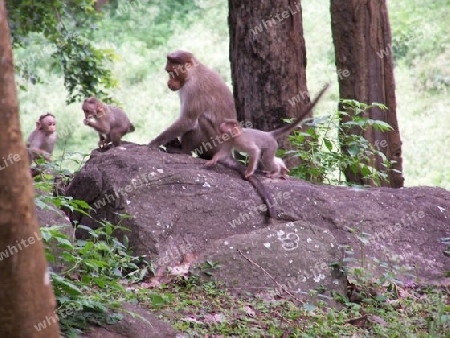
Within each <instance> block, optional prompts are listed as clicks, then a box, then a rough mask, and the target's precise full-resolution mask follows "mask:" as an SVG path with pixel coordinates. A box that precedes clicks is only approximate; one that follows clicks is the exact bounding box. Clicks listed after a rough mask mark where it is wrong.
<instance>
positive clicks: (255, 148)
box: [205, 83, 329, 179]
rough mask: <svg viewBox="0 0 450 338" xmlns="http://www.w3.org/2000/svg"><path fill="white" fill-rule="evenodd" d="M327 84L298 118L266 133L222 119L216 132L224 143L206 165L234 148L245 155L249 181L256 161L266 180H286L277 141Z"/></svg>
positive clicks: (287, 170)
mask: <svg viewBox="0 0 450 338" xmlns="http://www.w3.org/2000/svg"><path fill="white" fill-rule="evenodd" d="M328 87H329V83H328V84H326V85H325V86H324V87H323V88H322V90H321V91H320V92H319V94H318V95H317V96H316V98H315V99H314V100H313V102H312V103H310V104H309V105H308V106H307V107H305V108H304V109H303V111H302V112H301V113H300V114H299V116H298V117H297V118H296V119H295V120H294V121H293V122H291V123H289V124H287V125H285V126H282V127H280V128H278V129H275V130H272V131H269V132H266V131H262V130H258V129H251V128H242V126H241V125H240V124H239V122H238V121H237V120H235V119H225V120H224V122H222V123H221V124H220V127H219V130H220V133H221V135H220V136H221V138H222V140H223V141H224V143H223V146H222V148H221V149H220V151H219V152H218V153H217V154H216V155H214V157H213V158H212V159H211V160H209V161H208V162H206V163H205V165H211V164H214V163H216V162H217V161H219V160H221V159H223V158H225V157H226V156H228V155H229V154H230V152H231V151H232V150H233V149H235V150H237V151H242V152H245V153H248V157H249V164H248V167H247V170H246V172H245V177H246V178H248V177H250V176H252V175H253V173H254V172H255V170H256V168H257V166H258V162H260V163H261V165H262V168H263V170H264V171H265V172H266V173H267V174H268V176H269V177H271V178H273V177H276V176H279V175H280V173H281V177H282V178H284V179H286V178H287V173H288V172H289V169H287V167H286V164H285V163H284V161H283V160H282V159H281V158H279V157H276V156H275V153H276V151H277V149H278V142H277V139H278V138H280V137H282V136H286V135H288V134H289V133H290V132H291V131H292V130H293V129H294V128H295V127H297V125H298V124H299V123H300V122H301V121H302V120H303V119H304V118H305V116H306V115H307V114H308V113H309V112H310V111H311V110H312V109H313V108H314V106H315V105H316V103H317V102H318V101H319V100H320V98H321V97H322V95H323V94H324V93H325V91H326V90H327V89H328Z"/></svg>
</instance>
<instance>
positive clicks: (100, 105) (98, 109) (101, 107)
mask: <svg viewBox="0 0 450 338" xmlns="http://www.w3.org/2000/svg"><path fill="white" fill-rule="evenodd" d="M97 113H103V103H101V102H100V103H99V104H98V106H97Z"/></svg>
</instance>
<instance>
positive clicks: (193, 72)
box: [149, 50, 277, 218]
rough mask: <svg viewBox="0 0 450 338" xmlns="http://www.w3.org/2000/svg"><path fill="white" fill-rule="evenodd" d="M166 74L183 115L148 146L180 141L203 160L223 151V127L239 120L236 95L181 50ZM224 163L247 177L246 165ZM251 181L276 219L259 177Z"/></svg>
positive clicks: (229, 159) (228, 159) (184, 150)
mask: <svg viewBox="0 0 450 338" xmlns="http://www.w3.org/2000/svg"><path fill="white" fill-rule="evenodd" d="M166 71H167V73H168V74H169V81H168V82H167V86H168V87H169V88H170V89H171V90H173V91H179V94H180V106H181V107H180V116H179V117H178V119H177V120H176V121H175V122H174V123H173V124H172V125H171V126H170V127H169V128H167V129H166V130H165V131H163V132H162V133H161V134H160V135H158V136H157V137H156V138H155V139H154V140H152V141H151V142H150V144H149V146H150V147H158V146H160V145H166V144H167V142H169V141H172V140H174V139H177V138H180V142H181V152H182V153H185V154H191V153H192V152H195V153H196V154H197V155H198V156H199V157H201V158H204V159H210V158H211V157H212V156H214V155H215V154H216V153H218V152H219V151H220V149H221V145H220V144H216V143H215V141H214V140H217V138H218V136H219V135H220V132H219V126H220V124H221V123H222V122H223V121H224V120H225V119H236V117H237V115H236V108H235V106H234V98H233V94H232V93H231V91H230V89H229V88H228V86H227V85H226V84H225V82H224V81H223V80H222V79H221V78H220V76H219V74H217V73H216V72H215V71H213V70H212V69H210V68H208V67H207V66H205V65H203V64H202V63H200V62H199V61H198V60H197V59H196V58H195V57H194V55H193V54H192V53H189V52H185V51H181V50H179V51H175V52H173V53H170V54H168V55H167V64H166ZM171 151H173V150H171ZM221 163H222V164H224V165H226V166H227V167H230V168H232V169H235V170H237V171H238V172H239V173H240V174H241V175H242V176H243V177H244V176H245V166H243V165H241V164H240V163H238V162H236V161H235V160H234V159H233V158H232V156H231V155H230V154H229V156H228V157H226V156H224V157H223V158H222V159H221ZM249 181H250V182H251V183H252V185H253V186H254V187H255V188H256V190H257V192H258V194H259V195H260V196H261V197H262V199H263V200H264V202H265V203H266V204H267V205H268V207H269V213H270V216H271V217H272V218H276V217H277V215H276V210H275V207H274V203H273V199H272V198H271V196H270V195H269V194H268V193H267V192H266V189H265V188H264V186H263V185H262V183H261V181H259V180H258V179H257V178H251V179H249Z"/></svg>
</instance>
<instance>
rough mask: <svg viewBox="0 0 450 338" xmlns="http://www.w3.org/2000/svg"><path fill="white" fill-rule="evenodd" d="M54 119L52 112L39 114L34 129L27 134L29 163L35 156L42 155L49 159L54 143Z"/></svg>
mask: <svg viewBox="0 0 450 338" xmlns="http://www.w3.org/2000/svg"><path fill="white" fill-rule="evenodd" d="M56 138H57V134H56V119H55V116H54V115H53V114H50V113H47V114H45V115H41V116H40V117H39V120H38V121H36V129H34V130H33V131H32V132H31V134H30V136H28V141H27V146H28V158H29V160H30V163H31V162H32V161H34V160H35V159H36V158H39V157H44V158H45V159H46V160H47V161H50V160H51V155H52V153H53V148H54V146H55V143H56Z"/></svg>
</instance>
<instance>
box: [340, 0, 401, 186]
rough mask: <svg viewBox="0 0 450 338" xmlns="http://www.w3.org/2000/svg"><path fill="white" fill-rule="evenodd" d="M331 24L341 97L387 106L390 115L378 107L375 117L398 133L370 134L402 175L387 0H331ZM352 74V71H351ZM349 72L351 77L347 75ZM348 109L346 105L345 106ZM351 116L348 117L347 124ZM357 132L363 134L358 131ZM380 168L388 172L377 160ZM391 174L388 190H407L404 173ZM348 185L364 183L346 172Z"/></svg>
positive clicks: (375, 145) (367, 135) (384, 183)
mask: <svg viewBox="0 0 450 338" xmlns="http://www.w3.org/2000/svg"><path fill="white" fill-rule="evenodd" d="M331 26H332V33H333V40H334V45H335V53H336V67H337V73H338V74H340V75H339V96H340V97H341V98H344V99H355V100H358V101H360V102H363V103H367V104H372V103H374V102H377V103H383V104H384V105H386V106H387V107H388V110H387V111H382V110H381V109H379V108H372V109H370V111H369V116H370V118H372V119H377V120H381V121H384V122H387V123H389V124H390V125H391V126H392V128H393V131H390V132H386V133H382V132H379V131H377V130H374V129H372V128H370V129H369V130H367V131H366V133H365V134H364V136H365V137H366V138H367V139H368V140H369V141H370V142H371V143H372V144H373V145H374V147H375V148H377V149H379V150H380V151H382V152H383V153H384V154H385V155H386V157H387V158H388V159H389V160H391V161H392V160H394V161H396V163H395V164H394V165H393V167H392V169H396V170H398V171H400V172H401V171H402V161H403V160H402V150H401V139H400V131H399V128H398V122H397V112H396V97H395V79H394V66H393V60H392V45H391V43H392V38H391V28H390V25H389V17H388V11H387V5H386V0H380V1H370V0H331ZM346 71H347V72H346ZM343 74H344V75H345V74H348V76H342V75H343ZM340 110H342V107H340ZM349 118H350V117H343V121H346V120H348V119H349ZM350 132H351V133H357V134H360V131H359V130H357V129H354V130H352V131H350ZM373 165H374V167H375V168H376V169H377V170H381V169H384V167H383V165H382V162H381V159H380V158H376V159H374V163H373ZM392 169H391V170H389V172H388V174H389V182H382V185H383V186H390V187H393V188H400V187H402V186H403V183H404V178H403V175H402V173H397V172H395V171H394V170H392ZM345 175H346V177H347V181H349V182H353V183H357V184H362V183H364V182H363V179H362V176H361V175H359V174H354V173H352V172H351V170H350V169H347V170H346V171H345Z"/></svg>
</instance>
